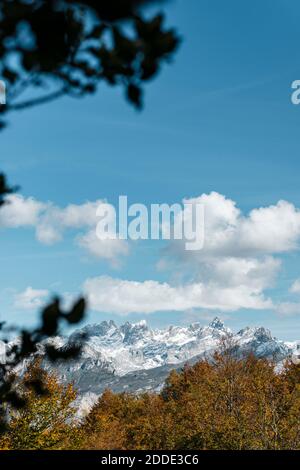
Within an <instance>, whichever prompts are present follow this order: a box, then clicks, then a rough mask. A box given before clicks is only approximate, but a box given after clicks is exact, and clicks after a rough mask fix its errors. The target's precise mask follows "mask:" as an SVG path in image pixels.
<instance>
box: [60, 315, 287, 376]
mask: <svg viewBox="0 0 300 470" xmlns="http://www.w3.org/2000/svg"><path fill="white" fill-rule="evenodd" d="M228 336H230V337H231V338H232V340H233V341H234V342H235V343H236V344H237V347H238V349H239V351H240V352H241V353H243V352H244V353H248V352H250V351H252V352H254V353H255V354H256V355H257V356H259V357H268V358H272V359H275V361H277V362H279V361H282V360H283V359H284V358H286V357H287V356H289V355H290V354H292V353H293V351H294V350H295V348H296V343H295V344H294V343H293V344H292V343H284V342H283V341H279V340H277V339H276V338H274V337H272V335H271V333H270V331H269V330H266V329H265V328H262V327H261V328H249V327H247V328H244V329H243V330H240V331H239V332H238V333H236V334H233V333H232V332H231V331H230V330H229V329H228V328H226V327H225V326H224V324H223V323H222V322H221V320H220V319H218V318H215V319H214V320H213V321H212V322H211V323H210V324H209V325H208V326H201V325H200V324H199V323H193V324H191V325H190V326H188V327H175V326H170V327H169V328H166V329H162V330H159V329H151V328H150V327H149V326H148V325H147V323H146V322H145V321H141V322H138V323H129V322H126V323H125V324H124V325H122V326H120V327H118V326H117V325H116V324H115V323H114V322H113V321H110V322H106V321H105V322H102V323H100V324H95V325H87V326H85V327H84V328H82V329H80V330H76V331H75V332H74V333H73V334H71V335H70V337H69V338H68V339H67V338H65V340H64V342H63V341H62V340H61V339H57V340H56V341H57V343H58V344H59V346H61V347H64V346H66V345H67V344H74V343H75V344H76V343H79V342H82V343H83V349H82V353H81V357H80V358H79V359H77V360H76V361H72V362H71V363H69V364H68V365H67V366H66V367H67V368H68V371H71V370H73V371H75V370H79V369H80V370H86V369H91V368H94V367H98V368H102V369H104V370H107V371H109V372H111V373H113V374H114V375H116V376H123V375H126V374H128V373H129V372H134V371H139V370H148V369H154V368H157V367H161V366H165V365H172V364H173V365H176V364H180V363H182V362H185V361H188V360H190V359H192V358H193V357H196V356H201V355H204V354H205V355H208V356H209V355H211V354H212V353H213V352H214V351H215V350H216V349H217V348H218V347H219V346H220V340H221V339H222V338H225V337H228Z"/></svg>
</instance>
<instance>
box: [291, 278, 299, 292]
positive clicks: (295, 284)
mask: <svg viewBox="0 0 300 470" xmlns="http://www.w3.org/2000/svg"><path fill="white" fill-rule="evenodd" d="M289 291H290V292H291V293H292V294H300V279H296V281H294V282H293V284H292V285H291V287H290V289H289Z"/></svg>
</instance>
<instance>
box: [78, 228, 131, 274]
mask: <svg viewBox="0 0 300 470" xmlns="http://www.w3.org/2000/svg"><path fill="white" fill-rule="evenodd" d="M77 243H78V245H79V246H81V247H83V248H84V249H85V250H86V251H87V252H88V253H90V254H91V255H92V256H94V257H96V258H103V259H106V260H108V261H110V263H111V265H112V266H113V267H115V268H118V267H119V266H120V258H121V257H123V256H127V255H128V253H129V247H128V243H127V242H126V241H125V240H119V239H115V240H112V239H109V238H107V239H99V238H98V237H97V236H96V232H95V230H90V231H89V232H87V233H85V234H84V235H82V236H79V237H78V238H77Z"/></svg>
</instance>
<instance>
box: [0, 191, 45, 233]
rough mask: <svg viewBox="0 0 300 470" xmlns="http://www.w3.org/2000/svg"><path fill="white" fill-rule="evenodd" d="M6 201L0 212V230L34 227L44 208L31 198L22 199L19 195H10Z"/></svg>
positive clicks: (43, 205) (42, 204)
mask: <svg viewBox="0 0 300 470" xmlns="http://www.w3.org/2000/svg"><path fill="white" fill-rule="evenodd" d="M6 200H7V204H5V205H4V206H2V207H1V211H0V228H17V227H26V226H35V225H36V224H37V223H38V220H39V215H40V214H41V212H42V210H43V209H44V208H45V207H46V205H45V204H44V203H42V202H39V201H37V200H36V199H34V198H32V197H29V198H24V197H23V196H21V195H19V194H11V195H9V196H8V197H7V198H6Z"/></svg>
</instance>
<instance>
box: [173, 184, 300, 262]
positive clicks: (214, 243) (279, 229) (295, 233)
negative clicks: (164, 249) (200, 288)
mask: <svg viewBox="0 0 300 470" xmlns="http://www.w3.org/2000/svg"><path fill="white" fill-rule="evenodd" d="M184 202H185V203H190V204H202V205H203V206H204V213H205V216H204V218H205V221H204V223H205V230H204V232H205V240H204V248H203V250H200V251H198V256H199V257H200V258H203V256H234V257H252V256H258V255H266V254H276V253H284V252H287V251H291V250H295V249H297V248H298V243H299V239H300V211H299V210H298V209H296V208H295V206H294V205H293V204H291V203H289V202H287V201H279V202H278V203H277V204H275V205H272V206H268V207H261V208H258V209H253V210H252V211H251V212H250V213H249V214H248V215H243V214H242V212H241V211H240V210H239V209H238V208H237V207H236V203H235V202H234V201H233V200H231V199H227V198H226V197H225V196H223V195H222V194H219V193H216V192H211V193H210V194H202V195H201V196H199V197H196V198H191V199H185V200H184ZM174 247H175V249H174V251H176V250H181V251H183V250H184V244H183V243H179V242H178V241H174V242H173V248H174ZM195 253H196V252H193V253H191V252H186V253H185V256H190V257H191V256H192V257H195Z"/></svg>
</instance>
